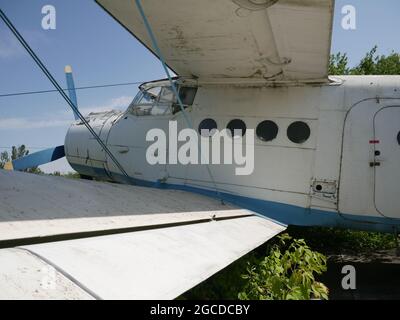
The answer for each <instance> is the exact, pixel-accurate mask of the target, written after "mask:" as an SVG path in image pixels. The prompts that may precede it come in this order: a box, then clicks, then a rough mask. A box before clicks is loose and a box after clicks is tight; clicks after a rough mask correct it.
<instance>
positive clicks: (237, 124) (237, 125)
mask: <svg viewBox="0 0 400 320" xmlns="http://www.w3.org/2000/svg"><path fill="white" fill-rule="evenodd" d="M226 127H227V129H228V130H229V132H230V133H231V136H232V137H234V138H235V137H240V136H244V135H245V134H246V124H245V123H244V121H243V120H240V119H235V120H231V121H230V122H229V123H228V125H227V126H226Z"/></svg>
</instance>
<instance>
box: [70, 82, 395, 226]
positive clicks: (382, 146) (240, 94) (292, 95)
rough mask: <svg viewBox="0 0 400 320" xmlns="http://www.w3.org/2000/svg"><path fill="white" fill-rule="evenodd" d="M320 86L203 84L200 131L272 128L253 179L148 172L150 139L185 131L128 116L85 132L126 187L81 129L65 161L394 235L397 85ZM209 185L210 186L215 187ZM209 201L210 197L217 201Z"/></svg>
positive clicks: (183, 168) (259, 149)
mask: <svg viewBox="0 0 400 320" xmlns="http://www.w3.org/2000/svg"><path fill="white" fill-rule="evenodd" d="M331 80H332V82H331V83H330V84H326V85H299V86H295V85H293V86H285V87H283V86H281V87H270V86H258V85H254V86H245V85H232V84H231V85H227V84H219V85H216V84H214V85H211V84H209V85H207V84H203V85H199V87H198V91H197V94H196V97H195V100H194V103H193V105H192V107H190V108H188V109H186V110H187V111H186V113H187V115H188V116H189V117H190V119H191V121H192V123H193V127H194V128H195V129H196V130H197V128H198V126H199V123H200V122H201V121H202V120H204V119H213V120H215V122H216V123H217V125H218V129H220V130H221V129H224V128H226V126H227V124H228V123H229V122H230V121H231V120H232V119H241V120H242V121H244V122H245V124H246V127H247V128H248V129H255V130H256V129H257V126H258V125H259V124H260V123H261V122H262V121H265V120H270V121H273V122H274V123H275V124H276V125H277V127H278V134H277V136H276V138H274V139H273V140H272V141H262V140H260V139H259V138H258V137H257V136H255V140H254V142H255V146H254V150H255V163H254V172H253V173H252V174H251V175H248V176H237V175H235V171H234V170H235V165H234V164H233V165H226V164H225V165H222V164H221V165H213V164H211V165H209V167H208V168H209V169H210V171H211V173H212V177H213V179H211V177H210V175H209V173H208V169H207V166H205V165H180V164H171V165H169V164H166V165H150V164H148V163H147V161H146V149H147V148H148V146H149V145H151V144H152V142H147V141H146V133H147V132H148V131H149V130H150V129H152V128H160V129H163V130H165V131H168V123H169V121H171V120H176V121H178V129H182V128H186V127H187V124H186V122H185V119H184V117H183V114H182V112H178V113H176V114H175V115H172V114H171V115H160V116H137V115H134V114H132V113H130V112H128V111H127V112H126V113H123V114H121V113H117V112H110V113H102V114H92V115H90V116H89V117H90V124H91V125H92V126H93V127H94V129H95V130H96V131H97V132H98V133H99V135H100V137H101V138H102V139H103V141H104V142H106V144H107V146H108V147H109V149H110V150H111V151H112V152H113V154H114V155H115V156H116V157H117V159H118V161H119V162H120V163H121V165H122V166H123V167H124V169H125V170H126V172H127V173H128V175H129V176H130V178H131V180H130V181H127V180H126V179H123V177H122V175H121V173H120V172H119V170H118V168H117V167H116V166H115V165H114V164H113V163H112V162H111V161H110V159H108V157H107V156H106V155H105V153H104V151H102V150H101V148H100V146H99V145H98V143H97V141H96V140H94V139H93V138H92V137H91V136H90V133H89V132H87V130H86V128H85V127H84V126H83V125H80V124H74V125H73V126H72V127H71V128H70V130H69V132H68V134H67V137H66V141H65V150H66V155H67V159H68V161H69V163H70V164H71V166H72V167H73V168H75V169H76V170H77V171H78V172H80V173H81V174H84V175H88V176H103V177H108V178H109V179H111V180H115V181H120V182H132V183H133V182H138V183H141V184H144V185H149V186H161V187H174V188H186V189H189V190H192V191H197V192H202V193H206V194H207V193H208V194H210V195H212V194H213V193H214V191H215V186H217V189H218V193H220V195H219V196H221V197H223V198H225V199H226V200H228V201H232V202H236V203H237V204H239V205H242V206H246V207H248V208H249V209H253V210H254V211H257V212H259V213H261V214H263V215H266V216H268V217H270V218H274V219H276V220H279V221H283V222H285V223H288V224H296V225H326V226H335V225H337V226H346V227H354V228H359V229H373V230H382V231H390V230H392V229H393V228H396V225H398V224H399V223H400V222H399V221H400V220H396V219H400V187H399V181H400V141H398V139H400V138H399V137H398V135H399V132H400V77H396V76H348V77H347V76H346V77H344V76H343V77H332V79H331ZM294 122H303V123H305V124H307V125H308V127H309V129H310V131H311V134H310V137H309V138H308V139H307V140H306V141H305V142H302V143H295V142H293V141H291V140H290V139H289V137H288V132H287V131H288V127H289V126H290V125H291V124H292V123H294ZM212 180H214V181H212ZM214 195H215V194H214Z"/></svg>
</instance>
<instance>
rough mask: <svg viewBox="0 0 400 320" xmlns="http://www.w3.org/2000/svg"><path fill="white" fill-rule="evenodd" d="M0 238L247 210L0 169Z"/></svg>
mask: <svg viewBox="0 0 400 320" xmlns="http://www.w3.org/2000/svg"><path fill="white" fill-rule="evenodd" d="M0 181H1V184H0V242H1V241H10V240H17V239H25V238H35V237H51V236H55V235H62V234H77V233H78V234H79V233H84V232H93V231H104V230H114V229H121V228H124V229H127V228H139V227H145V226H147V227H151V226H153V227H154V226H160V225H166V224H173V223H184V222H187V223H189V222H193V221H197V220H204V219H205V220H208V219H211V217H213V216H214V217H215V218H216V219H218V218H224V217H234V216H243V215H249V214H252V212H250V211H248V210H243V209H239V208H237V207H234V206H231V205H228V204H227V205H222V204H221V202H220V201H218V200H214V199H211V198H208V197H204V196H201V195H196V194H192V193H189V192H184V191H175V190H159V189H152V188H143V187H136V186H129V185H118V184H111V183H102V182H96V181H86V180H74V179H66V178H62V177H51V176H40V175H33V174H28V173H22V172H8V171H3V170H0Z"/></svg>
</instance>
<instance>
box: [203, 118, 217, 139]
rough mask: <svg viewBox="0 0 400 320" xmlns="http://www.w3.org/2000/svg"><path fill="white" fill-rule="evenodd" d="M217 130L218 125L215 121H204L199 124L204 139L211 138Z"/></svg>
mask: <svg viewBox="0 0 400 320" xmlns="http://www.w3.org/2000/svg"><path fill="white" fill-rule="evenodd" d="M216 130H217V123H216V122H215V120H214V119H204V120H203V121H202V122H200V124H199V133H200V135H202V136H203V137H211V136H212V135H213V134H214V133H215V131H216Z"/></svg>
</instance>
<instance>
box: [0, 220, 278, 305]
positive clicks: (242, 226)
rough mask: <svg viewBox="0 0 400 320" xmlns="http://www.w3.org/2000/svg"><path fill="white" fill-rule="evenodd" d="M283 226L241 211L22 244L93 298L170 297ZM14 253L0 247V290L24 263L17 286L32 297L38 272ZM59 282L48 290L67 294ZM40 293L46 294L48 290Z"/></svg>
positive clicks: (204, 277)
mask: <svg viewBox="0 0 400 320" xmlns="http://www.w3.org/2000/svg"><path fill="white" fill-rule="evenodd" d="M284 229H285V227H283V226H281V225H278V224H276V223H274V222H271V221H269V220H266V219H263V218H260V217H247V218H238V219H232V220H226V221H212V222H208V223H201V224H195V225H188V226H180V227H173V228H163V229H157V230H147V231H139V232H132V233H126V234H119V235H110V236H102V237H95V238H87V239H79V240H71V241H61V242H54V243H47V244H39V245H31V246H26V247H23V248H24V249H27V250H29V251H31V252H33V253H34V254H37V255H39V256H40V257H42V258H44V259H45V260H46V261H48V262H50V263H51V264H52V265H54V266H55V267H56V269H60V270H63V272H64V273H65V274H67V275H68V276H69V277H70V278H72V279H74V282H75V283H77V284H79V285H80V286H81V287H83V288H86V290H87V291H88V292H91V293H92V295H93V296H95V297H97V298H100V299H173V298H175V297H177V296H179V295H180V294H182V293H184V292H185V291H187V290H188V289H190V288H192V287H193V286H195V285H197V284H198V283H200V282H202V281H204V280H205V279H207V278H208V277H209V276H211V275H213V274H214V273H216V272H218V271H219V270H221V269H222V268H224V267H226V266H227V265H229V264H230V263H232V262H233V261H235V260H236V259H238V258H240V257H241V256H243V255H244V254H246V253H247V252H249V251H251V250H252V249H254V248H255V247H257V246H259V245H261V244H262V243H264V242H265V241H267V240H268V239H270V238H272V237H273V236H275V235H276V234H277V233H279V232H281V231H283V230H284ZM20 255H21V254H20V252H18V251H10V250H9V249H3V250H0V261H1V259H2V257H4V259H6V260H7V264H5V265H4V264H3V263H0V279H1V281H0V287H1V288H2V290H1V291H2V292H1V293H0V295H2V296H5V297H9V293H8V290H9V289H8V288H10V287H12V286H11V285H10V281H11V280H10V277H12V279H15V278H17V279H18V277H19V275H18V276H17V277H16V276H15V271H14V270H19V269H20V268H24V269H23V272H24V274H25V276H24V279H27V282H26V283H21V284H20V288H19V290H18V291H17V292H23V293H26V294H25V295H24V297H27V295H28V297H29V294H32V298H34V297H36V296H35V295H34V292H35V291H34V289H36V288H37V287H38V283H39V282H40V279H41V277H42V276H43V275H42V274H40V273H38V272H37V269H38V267H37V266H36V264H33V263H31V262H29V261H28V262H27V261H26V259H23V260H21V258H20ZM12 281H15V280H12ZM64 287H65V286H59V285H58V284H57V286H56V287H55V288H54V286H53V288H52V289H49V290H56V292H57V296H59V295H61V296H62V294H64V295H65V297H68V292H66V289H65V288H64ZM4 288H6V290H4ZM13 292H15V291H13ZM54 294H55V293H54ZM46 295H47V296H49V297H51V296H52V291H49V292H45V293H44V296H43V297H46ZM75 296H76V293H75V292H74V296H73V297H75Z"/></svg>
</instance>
